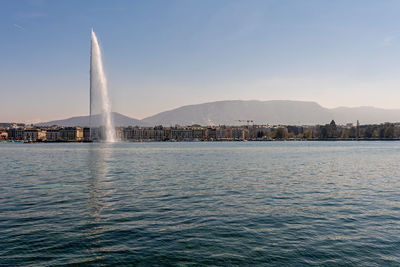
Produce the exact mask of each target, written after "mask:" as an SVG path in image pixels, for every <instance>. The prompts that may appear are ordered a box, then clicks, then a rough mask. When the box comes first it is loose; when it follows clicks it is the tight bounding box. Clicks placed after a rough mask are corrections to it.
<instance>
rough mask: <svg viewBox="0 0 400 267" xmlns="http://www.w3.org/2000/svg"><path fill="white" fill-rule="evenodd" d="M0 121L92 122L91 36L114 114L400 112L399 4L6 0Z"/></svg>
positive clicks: (1, 66)
mask: <svg viewBox="0 0 400 267" xmlns="http://www.w3.org/2000/svg"><path fill="white" fill-rule="evenodd" d="M1 7H2V8H1V11H0V14H1V16H0V17H1V18H0V22H1V25H2V26H1V28H0V33H1V34H2V36H3V37H4V41H3V42H2V43H1V44H0V56H1V58H2V62H1V63H0V68H1V69H2V71H1V72H0V80H1V84H0V93H1V95H2V98H1V100H0V121H16V122H38V121H49V120H53V119H61V118H67V117H72V116H80V115H87V114H88V113H89V107H88V102H89V94H88V87H89V44H90V29H91V27H93V28H94V29H95V30H96V32H98V34H99V39H100V42H101V44H102V46H103V52H104V58H105V68H106V71H107V75H108V77H109V88H110V92H111V98H112V102H113V107H114V108H113V110H114V111H116V112H120V113H122V114H124V115H127V116H130V117H134V118H138V119H142V118H144V117H147V116H150V115H154V114H156V113H158V112H161V111H164V110H169V109H173V108H177V107H179V106H183V105H189V104H199V103H205V102H212V101H219V100H232V99H241V100H250V99H256V100H275V99H288V100H305V101H315V102H317V103H319V104H320V105H322V106H324V107H328V108H331V107H338V106H350V107H354V106H375V107H381V108H387V109H388V108H391V109H399V108H400V105H398V104H397V102H398V101H397V99H398V98H400V92H399V90H397V86H398V84H400V79H399V78H398V76H397V73H398V72H399V69H400V64H399V63H398V62H399V59H400V56H399V53H396V51H397V50H398V49H399V48H400V47H399V42H398V40H399V39H398V37H400V31H399V30H398V29H397V27H396V22H397V12H396V10H397V8H398V7H400V3H397V2H395V1H385V2H375V1H354V2H351V3H348V2H346V1H338V2H335V3H332V2H329V1H307V2H292V1H283V2H282V1H279V4H278V1H252V2H250V4H249V3H243V2H239V1H218V2H214V1H202V2H185V1H168V2H162V1H148V2H146V3H138V2H137V3H131V2H129V1H119V2H117V3H113V4H110V3H108V2H106V1H96V2H95V1H87V2H83V3H81V2H78V1H72V2H68V3H67V2H64V3H63V2H60V3H52V2H50V1H21V2H12V1H4V2H2V4H1Z"/></svg>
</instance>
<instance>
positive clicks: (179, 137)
mask: <svg viewBox="0 0 400 267" xmlns="http://www.w3.org/2000/svg"><path fill="white" fill-rule="evenodd" d="M171 139H173V140H176V141H184V140H192V139H193V131H192V129H190V128H188V127H174V128H171Z"/></svg>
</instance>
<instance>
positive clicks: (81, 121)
mask: <svg viewBox="0 0 400 267" xmlns="http://www.w3.org/2000/svg"><path fill="white" fill-rule="evenodd" d="M112 118H113V121H114V125H115V126H131V125H132V126H146V124H145V123H144V122H142V121H140V120H137V119H132V118H130V117H127V116H125V115H122V114H120V113H117V112H113V113H112ZM92 120H93V125H99V123H100V116H99V115H95V116H93V118H92ZM36 125H37V126H51V125H58V126H89V116H79V117H72V118H69V119H65V120H56V121H49V122H41V123H37V124H36Z"/></svg>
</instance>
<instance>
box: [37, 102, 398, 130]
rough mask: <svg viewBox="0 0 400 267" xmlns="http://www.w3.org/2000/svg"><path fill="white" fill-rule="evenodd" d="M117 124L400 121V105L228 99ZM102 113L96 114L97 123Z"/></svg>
mask: <svg viewBox="0 0 400 267" xmlns="http://www.w3.org/2000/svg"><path fill="white" fill-rule="evenodd" d="M112 115H113V116H112V117H113V120H114V124H115V126H155V125H163V126H174V125H193V124H199V125H203V126H206V125H238V124H245V123H246V122H245V121H247V120H249V121H250V120H251V121H253V122H254V124H283V125H314V124H326V123H329V122H330V121H331V120H335V121H336V123H337V124H345V123H355V122H356V121H357V120H359V121H360V123H362V124H373V123H383V122H399V121H400V109H381V108H374V107H354V108H348V107H339V108H333V109H329V108H324V107H322V106H321V105H319V104H318V103H316V102H308V101H289V100H270V101H258V100H228V101H217V102H210V103H203V104H197V105H187V106H182V107H179V108H176V109H172V110H169V111H164V112H161V113H158V114H156V115H153V116H150V117H147V118H144V119H142V120H138V119H134V118H130V117H127V116H124V115H122V114H120V113H117V112H113V114H112ZM99 119H100V118H99V116H94V117H92V120H94V122H95V123H94V124H96V122H97V121H98V120H99ZM36 125H38V126H49V125H59V126H88V125H89V116H80V117H72V118H69V119H64V120H56V121H49V122H42V123H38V124H36Z"/></svg>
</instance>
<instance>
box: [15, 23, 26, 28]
mask: <svg viewBox="0 0 400 267" xmlns="http://www.w3.org/2000/svg"><path fill="white" fill-rule="evenodd" d="M14 27H15V28H18V29H20V30H25V28H24V27H22V26H21V25H18V24H15V23H14Z"/></svg>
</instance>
